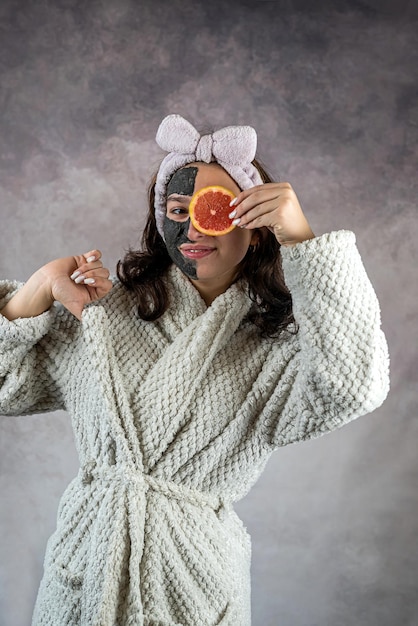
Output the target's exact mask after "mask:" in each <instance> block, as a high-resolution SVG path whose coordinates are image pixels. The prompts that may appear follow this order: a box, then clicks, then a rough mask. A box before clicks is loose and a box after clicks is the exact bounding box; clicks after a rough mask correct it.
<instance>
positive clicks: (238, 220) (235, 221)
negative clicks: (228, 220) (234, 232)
mask: <svg viewBox="0 0 418 626" xmlns="http://www.w3.org/2000/svg"><path fill="white" fill-rule="evenodd" d="M240 221H241V218H240V217H237V219H236V220H234V221H233V222H232V223H233V225H234V226H238V224H239V223H240Z"/></svg>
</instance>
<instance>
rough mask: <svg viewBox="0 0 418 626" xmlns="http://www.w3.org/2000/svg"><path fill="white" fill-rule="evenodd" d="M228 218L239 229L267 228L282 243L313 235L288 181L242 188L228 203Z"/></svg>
mask: <svg viewBox="0 0 418 626" xmlns="http://www.w3.org/2000/svg"><path fill="white" fill-rule="evenodd" d="M230 217H231V218H232V217H233V218H234V223H235V224H236V225H237V226H240V227H241V228H249V229H253V228H262V227H263V226H264V227H267V228H269V229H270V230H271V231H272V232H273V233H274V234H275V236H276V239H277V241H278V242H279V243H280V244H281V245H282V246H293V245H295V244H297V243H301V242H302V241H306V240H307V239H313V238H314V237H315V235H314V233H313V232H312V229H311V227H310V226H309V223H308V221H307V219H306V217H305V215H304V213H303V211H302V208H301V206H300V204H299V200H298V198H297V196H296V194H295V192H294V190H293V188H292V186H291V185H290V184H289V183H265V184H264V185H257V186H256V187H251V189H246V190H245V191H242V192H241V193H240V194H238V196H237V197H236V198H235V199H234V200H233V201H232V203H231V214H230Z"/></svg>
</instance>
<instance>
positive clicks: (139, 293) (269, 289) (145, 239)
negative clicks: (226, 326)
mask: <svg viewBox="0 0 418 626" xmlns="http://www.w3.org/2000/svg"><path fill="white" fill-rule="evenodd" d="M253 165H254V166H255V167H256V168H257V170H258V171H259V172H260V175H261V178H262V180H263V183H269V182H272V178H271V176H270V175H269V174H268V172H267V171H266V169H265V168H264V166H263V165H262V164H261V162H260V161H259V160H258V159H254V161H253ZM156 176H157V175H156V174H155V175H154V176H153V177H152V180H151V182H150V185H149V188H148V204H149V213H148V219H147V222H146V225H145V228H144V232H143V235H142V249H141V250H132V249H130V250H129V251H128V252H127V254H126V255H125V257H124V259H123V260H122V261H119V262H118V265H117V275H118V278H119V280H120V281H121V283H122V284H123V285H124V286H125V287H126V289H128V290H129V291H131V292H133V293H134V294H135V296H136V302H137V307H138V315H139V317H141V318H142V319H143V320H146V321H153V320H156V319H158V318H159V317H161V315H163V313H165V311H166V310H167V308H168V307H169V294H168V286H167V281H166V276H167V270H168V268H169V267H170V266H171V264H172V260H171V258H170V256H169V254H168V252H167V248H166V246H165V243H164V240H163V238H162V237H161V235H160V234H159V232H158V230H157V224H156V220H155V209H154V199H155V181H156ZM258 233H259V241H258V243H257V245H256V246H250V247H249V249H248V251H247V254H246V255H245V257H244V259H243V260H242V261H241V266H240V269H239V274H238V276H237V279H236V280H239V279H241V280H242V282H243V284H245V285H246V289H247V291H248V294H249V296H250V298H251V299H252V301H253V302H254V303H255V306H253V307H252V308H251V312H250V315H249V319H250V321H251V322H253V323H254V324H255V325H256V326H257V327H258V328H259V329H260V331H261V334H262V335H264V336H269V337H274V336H278V335H279V334H280V333H281V332H282V331H283V330H285V329H287V328H288V326H289V325H290V324H292V323H294V321H295V320H294V317H293V313H292V298H291V295H290V292H289V290H288V289H287V287H286V285H285V282H284V278H283V272H282V263H281V254H280V244H279V242H278V241H277V239H276V237H275V236H274V234H273V233H272V232H270V231H269V230H268V229H267V228H263V229H259V230H258ZM292 332H296V330H293V331H292Z"/></svg>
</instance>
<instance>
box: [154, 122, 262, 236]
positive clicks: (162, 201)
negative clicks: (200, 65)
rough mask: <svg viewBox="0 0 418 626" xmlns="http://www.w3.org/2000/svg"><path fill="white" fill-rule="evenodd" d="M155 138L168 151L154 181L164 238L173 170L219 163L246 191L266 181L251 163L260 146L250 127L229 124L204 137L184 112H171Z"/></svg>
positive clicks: (159, 228) (156, 207) (159, 222)
mask: <svg viewBox="0 0 418 626" xmlns="http://www.w3.org/2000/svg"><path fill="white" fill-rule="evenodd" d="M156 141H157V143H158V145H159V146H160V148H162V149H163V150H165V151H166V152H169V154H167V156H166V157H165V158H164V159H163V161H162V163H161V165H160V168H159V170H158V174H157V180H156V183H155V203H154V206H155V219H156V222H157V229H158V232H159V233H160V235H161V237H162V238H163V239H164V230H163V226H164V216H165V214H166V202H167V197H166V189H167V184H168V182H169V180H170V178H171V176H172V175H173V174H174V172H176V171H177V170H178V169H180V168H181V167H184V166H185V165H187V164H188V163H194V162H196V161H203V162H204V163H211V162H216V163H219V165H221V166H222V167H223V168H224V170H226V171H227V172H228V174H229V175H230V176H231V178H233V179H234V180H235V182H236V183H237V185H238V186H239V187H240V189H243V190H244V189H249V188H250V187H255V186H256V185H261V184H262V183H263V181H262V179H261V176H260V173H259V171H258V170H257V168H256V167H254V165H253V164H252V163H251V161H252V160H253V159H254V157H255V151H256V148H257V134H256V132H255V130H254V128H252V127H251V126H226V128H221V129H220V130H217V131H215V132H214V133H213V134H211V135H202V136H201V135H200V134H199V133H198V131H197V130H196V129H195V128H194V126H192V124H190V122H188V121H187V120H185V119H184V118H183V117H181V115H168V116H167V117H165V118H164V119H163V121H162V122H161V124H160V126H159V128H158V131H157V136H156Z"/></svg>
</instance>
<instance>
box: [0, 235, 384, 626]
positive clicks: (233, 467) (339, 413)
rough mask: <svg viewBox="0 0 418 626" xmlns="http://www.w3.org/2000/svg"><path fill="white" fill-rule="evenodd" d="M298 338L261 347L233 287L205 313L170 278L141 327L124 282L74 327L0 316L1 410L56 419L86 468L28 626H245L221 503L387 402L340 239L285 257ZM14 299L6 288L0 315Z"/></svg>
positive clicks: (372, 320) (357, 263)
mask: <svg viewBox="0 0 418 626" xmlns="http://www.w3.org/2000/svg"><path fill="white" fill-rule="evenodd" d="M282 256H283V269H284V275H285V280H286V284H287V285H288V287H289V289H290V291H291V293H292V297H293V309H294V315H295V318H296V320H297V323H298V325H299V331H298V333H297V334H296V335H295V334H290V333H287V332H285V333H283V334H282V335H281V336H280V337H279V338H278V339H274V340H272V339H261V338H260V336H259V333H258V330H257V329H256V328H255V327H254V325H253V324H252V323H250V322H249V321H248V317H247V316H248V312H249V310H250V307H251V306H253V304H252V302H251V300H250V299H249V297H248V295H246V293H245V290H244V289H242V287H241V286H240V285H239V284H236V285H233V286H232V287H230V288H229V289H228V290H227V291H226V292H225V293H224V294H222V295H220V296H219V297H218V298H216V300H215V301H214V302H213V303H212V305H211V306H210V307H208V308H207V307H206V306H205V304H204V302H203V300H202V299H201V297H200V296H199V293H198V292H197V290H196V289H195V288H194V287H193V285H192V284H191V283H190V282H189V281H188V279H187V278H186V277H184V276H183V274H182V273H181V272H180V271H179V270H178V269H177V268H176V267H172V268H171V269H170V270H169V289H170V308H169V309H168V311H167V312H166V313H165V314H164V315H163V316H162V317H161V318H160V319H159V320H158V321H156V322H144V321H143V320H141V319H139V318H138V317H137V315H136V312H135V302H134V300H133V297H132V295H131V294H129V293H128V292H127V291H126V290H125V289H124V288H123V287H122V286H121V285H120V284H119V283H118V282H116V283H115V286H114V288H113V289H112V291H111V292H110V293H109V294H108V295H107V296H106V297H105V298H104V299H103V300H101V301H99V302H96V303H93V304H91V305H89V306H88V307H86V309H85V310H84V312H83V316H82V321H81V323H80V322H79V321H78V320H77V319H75V318H74V317H73V316H72V315H71V314H70V313H69V312H68V311H66V310H65V309H64V308H63V307H61V306H60V305H57V304H56V305H54V306H53V307H52V308H51V310H50V311H48V312H46V313H44V314H42V315H40V316H38V317H36V318H30V319H19V320H15V321H14V322H9V321H8V320H6V319H5V318H3V317H2V316H0V383H1V389H0V413H3V414H8V415H20V414H26V413H34V412H44V411H49V410H56V409H66V410H68V412H69V413H70V415H71V417H72V421H73V427H74V433H75V441H76V446H77V450H78V454H79V457H80V465H81V469H80V472H79V474H78V475H77V477H76V478H74V480H73V481H72V482H71V483H70V485H69V487H68V488H67V490H66V491H65V493H64V495H63V497H62V500H61V504H60V508H59V512H58V522H57V529H56V531H55V533H54V534H53V535H52V537H51V538H50V540H49V543H48V548H47V553H46V557H45V573H44V577H43V580H42V583H41V588H40V591H39V595H38V600H37V604H36V608H35V613H34V618H33V624H34V625H36V626H41V625H43V626H76V625H77V626H134V625H135V626H140V625H143V624H144V625H147V626H174V625H176V626H200V625H201V626H214V625H215V624H222V625H224V626H248V625H249V624H250V582H249V581H250V551H251V548H250V539H249V536H248V534H247V532H246V530H245V528H244V527H243V524H242V523H241V521H240V520H239V518H238V517H237V515H236V514H235V512H234V510H233V508H232V504H233V502H234V501H237V500H238V499H240V498H242V497H243V496H244V495H245V494H246V493H247V492H248V491H249V489H250V487H251V486H252V485H253V484H254V482H255V481H256V480H257V479H258V477H259V476H260V474H261V472H262V470H263V468H264V466H265V464H266V461H267V460H268V458H269V456H270V454H271V453H272V452H273V451H274V450H275V449H276V448H277V447H279V446H283V445H286V444H289V443H294V442H297V441H303V440H306V439H310V438H312V437H316V436H319V435H322V434H324V433H327V432H329V431H331V430H334V429H335V428H338V427H340V426H342V425H344V424H346V423H347V422H349V421H350V420H352V419H354V418H356V417H358V416H360V415H364V414H365V413H368V412H370V411H372V410H374V409H375V408H376V407H378V406H379V405H380V404H381V403H382V402H383V400H384V398H385V397H386V395H387V392H388V386H389V382H388V354H387V346H386V341H385V338H384V335H383V333H382V331H381V329H380V314H379V306H378V302H377V300H376V296H375V293H374V291H373V288H372V286H371V284H370V282H369V280H368V278H367V275H366V273H365V271H364V268H363V265H362V262H361V259H360V256H359V254H358V251H357V248H356V246H355V237H354V235H353V234H352V233H350V232H346V231H339V232H335V233H330V234H327V235H323V236H321V237H318V238H316V239H313V240H311V241H308V242H305V243H303V244H298V245H296V246H294V247H293V248H283V250H282ZM18 287H19V285H18V284H17V283H10V282H6V281H4V282H2V283H0V307H1V306H4V304H5V302H6V300H7V299H8V298H9V297H10V296H11V295H12V294H13V292H14V291H15V290H16V289H17V288H18Z"/></svg>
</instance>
